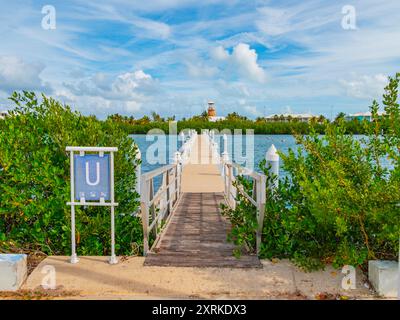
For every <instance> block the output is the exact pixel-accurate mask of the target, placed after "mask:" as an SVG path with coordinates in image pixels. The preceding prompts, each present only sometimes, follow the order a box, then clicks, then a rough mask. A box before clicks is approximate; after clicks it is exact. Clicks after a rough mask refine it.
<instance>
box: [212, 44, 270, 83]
mask: <svg viewBox="0 0 400 320" xmlns="http://www.w3.org/2000/svg"><path fill="white" fill-rule="evenodd" d="M210 55H211V57H213V58H214V59H215V60H217V61H227V62H228V63H229V64H230V67H231V70H233V71H236V72H237V73H238V74H239V75H240V76H242V77H244V78H247V79H249V80H253V81H256V82H259V83H264V82H265V81H266V74H265V71H264V69H263V68H261V67H260V66H259V65H258V62H257V58H258V55H257V53H256V50H254V49H250V46H249V45H248V44H246V43H239V44H237V45H236V46H235V47H234V48H233V51H232V53H231V54H229V52H228V51H226V50H225V49H224V48H223V47H221V46H219V47H216V48H213V49H211V53H210ZM231 70H230V71H231Z"/></svg>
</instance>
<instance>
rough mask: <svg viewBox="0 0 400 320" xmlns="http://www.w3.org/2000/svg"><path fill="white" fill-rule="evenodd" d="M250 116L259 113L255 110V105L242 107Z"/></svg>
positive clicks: (255, 115) (256, 115)
mask: <svg viewBox="0 0 400 320" xmlns="http://www.w3.org/2000/svg"><path fill="white" fill-rule="evenodd" d="M243 109H244V110H245V112H246V113H247V114H249V115H250V116H254V117H258V116H259V115H260V114H261V113H260V112H259V111H258V110H257V107H256V106H244V108H243Z"/></svg>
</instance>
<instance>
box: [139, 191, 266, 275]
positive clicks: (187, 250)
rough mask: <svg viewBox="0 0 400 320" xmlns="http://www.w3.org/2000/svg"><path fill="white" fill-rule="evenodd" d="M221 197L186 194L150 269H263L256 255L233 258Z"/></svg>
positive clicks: (148, 263)
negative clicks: (221, 211) (164, 267)
mask: <svg viewBox="0 0 400 320" xmlns="http://www.w3.org/2000/svg"><path fill="white" fill-rule="evenodd" d="M223 201H224V196H223V194H221V193H184V194H183V196H182V199H181V201H180V203H179V205H178V207H177V208H176V211H175V212H174V215H173V216H172V218H171V220H170V222H169V224H168V226H167V229H166V231H165V234H164V235H163V237H162V238H161V241H160V243H159V246H158V247H156V248H155V249H154V253H153V252H151V253H149V254H148V256H147V257H146V259H145V262H144V264H145V265H146V266H176V267H230V268H259V267H261V263H260V261H259V259H258V258H257V256H255V255H242V256H241V257H240V258H236V257H234V256H233V250H234V248H235V246H234V245H233V244H232V243H228V242H227V234H228V232H229V229H230V223H229V221H227V219H225V217H223V216H222V215H221V213H220V209H219V205H220V203H222V202H223Z"/></svg>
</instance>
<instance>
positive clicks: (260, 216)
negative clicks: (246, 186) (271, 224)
mask: <svg viewBox="0 0 400 320" xmlns="http://www.w3.org/2000/svg"><path fill="white" fill-rule="evenodd" d="M254 183H255V184H256V194H257V232H256V251H257V255H259V254H260V248H261V243H262V231H263V227H264V214H265V203H266V176H264V175H262V176H260V180H258V181H254Z"/></svg>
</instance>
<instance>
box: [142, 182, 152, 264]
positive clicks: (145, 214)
mask: <svg viewBox="0 0 400 320" xmlns="http://www.w3.org/2000/svg"><path fill="white" fill-rule="evenodd" d="M140 190H141V194H140V211H141V215H142V227H143V255H144V256H146V255H147V252H148V251H149V232H148V229H149V206H148V203H149V200H148V199H149V191H150V190H149V184H148V183H147V181H145V180H142V182H141V186H140Z"/></svg>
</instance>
